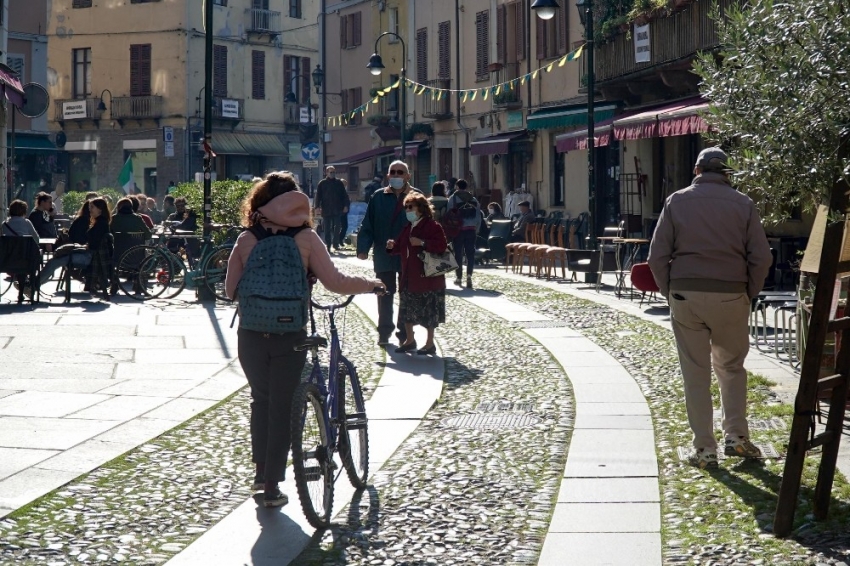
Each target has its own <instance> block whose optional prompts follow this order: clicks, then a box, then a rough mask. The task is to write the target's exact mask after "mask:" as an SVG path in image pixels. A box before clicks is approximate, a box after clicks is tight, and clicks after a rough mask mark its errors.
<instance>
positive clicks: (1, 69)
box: [0, 64, 24, 108]
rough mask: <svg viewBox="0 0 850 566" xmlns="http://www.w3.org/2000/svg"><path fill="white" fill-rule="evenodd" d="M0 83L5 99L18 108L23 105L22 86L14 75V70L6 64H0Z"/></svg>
mask: <svg viewBox="0 0 850 566" xmlns="http://www.w3.org/2000/svg"><path fill="white" fill-rule="evenodd" d="M0 83H2V88H3V94H4V95H5V96H6V100H8V101H9V102H11V103H12V104H14V105H15V106H17V107H18V108H20V107H21V106H23V105H24V87H23V85H21V81H20V80H18V78H17V77H16V76H15V72H14V71H13V70H12V69H10V68H9V67H7V66H6V65H2V64H0Z"/></svg>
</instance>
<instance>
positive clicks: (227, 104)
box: [221, 98, 239, 118]
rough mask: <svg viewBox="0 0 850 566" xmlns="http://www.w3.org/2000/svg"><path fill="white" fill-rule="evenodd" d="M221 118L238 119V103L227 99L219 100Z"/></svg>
mask: <svg viewBox="0 0 850 566" xmlns="http://www.w3.org/2000/svg"><path fill="white" fill-rule="evenodd" d="M221 117H222V118H239V101H238V100H231V99H229V98H222V99H221Z"/></svg>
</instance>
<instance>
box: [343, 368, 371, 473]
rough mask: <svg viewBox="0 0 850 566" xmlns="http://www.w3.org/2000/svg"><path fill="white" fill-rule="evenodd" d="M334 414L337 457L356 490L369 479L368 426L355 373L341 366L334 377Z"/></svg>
mask: <svg viewBox="0 0 850 566" xmlns="http://www.w3.org/2000/svg"><path fill="white" fill-rule="evenodd" d="M337 379H338V381H337V383H338V385H337V401H338V403H339V404H338V405H337V410H338V417H339V423H340V429H339V455H340V458H342V465H343V466H344V467H345V473H346V474H347V475H348V481H350V482H351V485H353V486H354V487H356V488H358V489H362V488H364V487H366V480H367V479H368V478H369V428H368V426H369V423H368V420H367V419H366V404H365V402H364V401H363V392H362V391H361V390H360V381H359V380H358V379H357V373H356V371H353V368H352V370H351V371H350V370H349V368H348V366H347V365H346V364H344V363H342V362H340V364H339V371H338V373H337Z"/></svg>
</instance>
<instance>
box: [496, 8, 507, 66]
mask: <svg viewBox="0 0 850 566" xmlns="http://www.w3.org/2000/svg"><path fill="white" fill-rule="evenodd" d="M507 11H508V7H507V6H506V5H505V4H499V6H498V7H497V8H496V60H497V61H498V62H499V63H507V62H508V57H507V54H508V45H507V42H506V40H507V33H506V31H507V28H506V23H507Z"/></svg>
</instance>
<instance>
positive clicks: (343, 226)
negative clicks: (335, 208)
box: [339, 212, 348, 245]
mask: <svg viewBox="0 0 850 566" xmlns="http://www.w3.org/2000/svg"><path fill="white" fill-rule="evenodd" d="M347 233H348V213H347V212H346V213H344V214H342V215H341V216H340V217H339V243H340V245H345V235H346V234H347Z"/></svg>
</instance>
